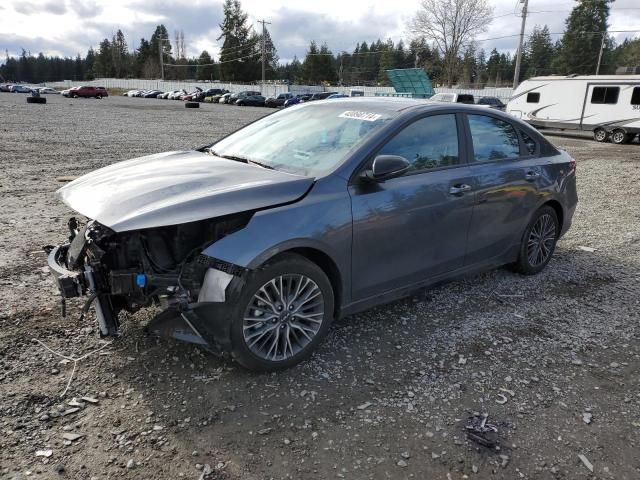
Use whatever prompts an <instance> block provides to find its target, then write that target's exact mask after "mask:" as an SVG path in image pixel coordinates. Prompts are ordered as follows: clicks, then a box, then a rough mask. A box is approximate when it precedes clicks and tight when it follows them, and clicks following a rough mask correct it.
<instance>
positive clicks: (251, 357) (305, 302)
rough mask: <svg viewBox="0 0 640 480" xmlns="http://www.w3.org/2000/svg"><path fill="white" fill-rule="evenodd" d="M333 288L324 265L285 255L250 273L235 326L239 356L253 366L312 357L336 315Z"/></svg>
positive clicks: (236, 355) (282, 364)
mask: <svg viewBox="0 0 640 480" xmlns="http://www.w3.org/2000/svg"><path fill="white" fill-rule="evenodd" d="M333 302H334V300H333V289H332V287H331V283H330V282H329V279H328V278H327V276H326V275H325V273H324V272H323V271H322V269H321V268H320V267H318V266H317V265H315V264H314V263H311V262H310V261H308V260H307V259H305V258H304V257H301V256H299V255H295V254H283V255H281V256H279V257H278V258H277V259H276V260H275V261H273V262H269V263H268V264H267V265H265V266H264V267H263V268H261V269H260V270H259V271H256V272H255V273H253V274H251V275H250V277H249V278H248V281H247V283H246V284H245V285H244V286H243V288H242V292H241V293H240V299H239V301H238V302H237V307H236V311H235V314H234V320H233V321H234V324H233V325H232V327H231V343H232V353H233V356H234V358H235V359H236V360H237V361H238V362H239V363H240V364H242V365H243V366H245V367H247V368H250V369H252V370H260V371H271V370H278V369H281V368H287V367H291V366H293V365H295V364H297V363H299V362H301V361H302V360H304V359H306V358H308V357H309V356H310V355H311V353H312V352H313V350H315V348H316V347H317V345H318V344H319V343H320V341H321V340H322V338H323V337H324V335H325V333H326V331H327V329H328V328H329V324H330V323H331V320H332V318H333V306H334V304H333Z"/></svg>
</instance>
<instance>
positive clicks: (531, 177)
mask: <svg viewBox="0 0 640 480" xmlns="http://www.w3.org/2000/svg"><path fill="white" fill-rule="evenodd" d="M539 177H540V172H536V171H535V170H529V171H528V172H527V173H525V174H524V179H525V180H528V181H529V182H533V181H534V180H537V179H538V178H539Z"/></svg>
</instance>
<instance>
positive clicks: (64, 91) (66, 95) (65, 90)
mask: <svg viewBox="0 0 640 480" xmlns="http://www.w3.org/2000/svg"><path fill="white" fill-rule="evenodd" d="M70 91H71V89H70V88H66V89H64V90H62V91H61V92H60V95H62V96H63V97H68V96H69V92H70Z"/></svg>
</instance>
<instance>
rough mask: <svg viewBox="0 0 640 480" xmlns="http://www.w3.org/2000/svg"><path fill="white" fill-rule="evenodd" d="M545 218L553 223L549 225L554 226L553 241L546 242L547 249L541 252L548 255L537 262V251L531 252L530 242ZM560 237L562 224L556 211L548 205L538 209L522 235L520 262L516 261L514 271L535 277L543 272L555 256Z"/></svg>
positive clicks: (519, 252) (519, 253)
mask: <svg viewBox="0 0 640 480" xmlns="http://www.w3.org/2000/svg"><path fill="white" fill-rule="evenodd" d="M544 218H546V219H548V220H549V221H550V222H551V223H550V224H549V225H550V226H553V234H552V239H551V240H548V241H545V242H544V245H545V247H544V248H542V249H540V250H539V251H541V252H543V253H546V255H545V256H544V258H542V259H540V261H537V260H539V259H538V258H537V256H536V255H534V254H535V252H536V251H535V249H534V250H531V248H530V247H531V244H530V241H533V237H534V236H535V234H536V232H535V231H534V229H536V230H537V229H538V228H539V227H540V226H541V225H540V223H539V222H544V220H543V219H544ZM542 229H544V230H546V227H544V226H543V227H542ZM559 235H560V222H559V221H558V214H557V213H556V211H555V210H554V209H553V208H552V207H550V206H548V205H545V206H543V207H541V208H540V209H538V210H537V211H536V213H535V214H534V215H533V217H532V218H531V221H530V222H529V224H528V225H527V228H525V230H524V234H523V235H522V240H521V242H520V249H519V251H518V260H516V263H514V264H513V265H512V266H513V269H514V270H515V271H516V272H518V273H521V274H523V275H535V274H536V273H539V272H541V271H542V270H543V269H544V267H546V266H547V264H548V263H549V261H550V260H551V257H552V256H553V252H554V251H555V249H556V243H557V242H558V237H559ZM532 256H533V257H534V260H533V261H532V259H531V257H532Z"/></svg>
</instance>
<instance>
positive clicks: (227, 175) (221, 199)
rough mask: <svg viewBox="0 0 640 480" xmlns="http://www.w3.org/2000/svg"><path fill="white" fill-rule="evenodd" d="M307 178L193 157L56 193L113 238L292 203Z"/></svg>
mask: <svg viewBox="0 0 640 480" xmlns="http://www.w3.org/2000/svg"><path fill="white" fill-rule="evenodd" d="M313 182H314V179H313V178H309V177H302V176H298V175H292V174H289V173H285V172H281V171H277V170H269V169H266V168H263V167H259V166H256V165H251V164H246V163H242V162H238V161H234V160H227V159H223V158H219V157H215V156H213V155H210V154H208V153H202V152H199V151H181V152H167V153H159V154H156V155H149V156H146V157H140V158H135V159H133V160H127V161H124V162H120V163H116V164H113V165H110V166H108V167H104V168H101V169H99V170H96V171H94V172H91V173H89V174H87V175H84V176H82V177H80V178H78V179H76V180H74V181H73V182H71V183H69V184H67V185H65V186H64V187H62V188H60V189H59V190H58V195H59V196H60V197H61V199H62V200H63V201H64V203H65V204H67V205H68V206H69V207H71V208H72V209H74V210H75V211H77V212H78V213H80V214H82V215H84V216H86V217H88V218H91V219H94V220H97V221H98V222H100V223H101V224H103V225H105V226H107V227H109V228H111V229H112V230H114V231H116V232H122V231H128V230H139V229H143V228H152V227H161V226H167V225H177V224H181V223H188V222H195V221H198V220H205V219H207V218H214V217H219V216H222V215H229V214H233V213H240V212H246V211H250V210H256V209H261V208H267V207H272V206H276V205H280V204H283V203H290V202H294V201H296V200H298V199H300V198H301V197H303V196H304V195H305V194H306V193H307V192H308V191H309V189H310V188H311V186H312V184H313Z"/></svg>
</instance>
